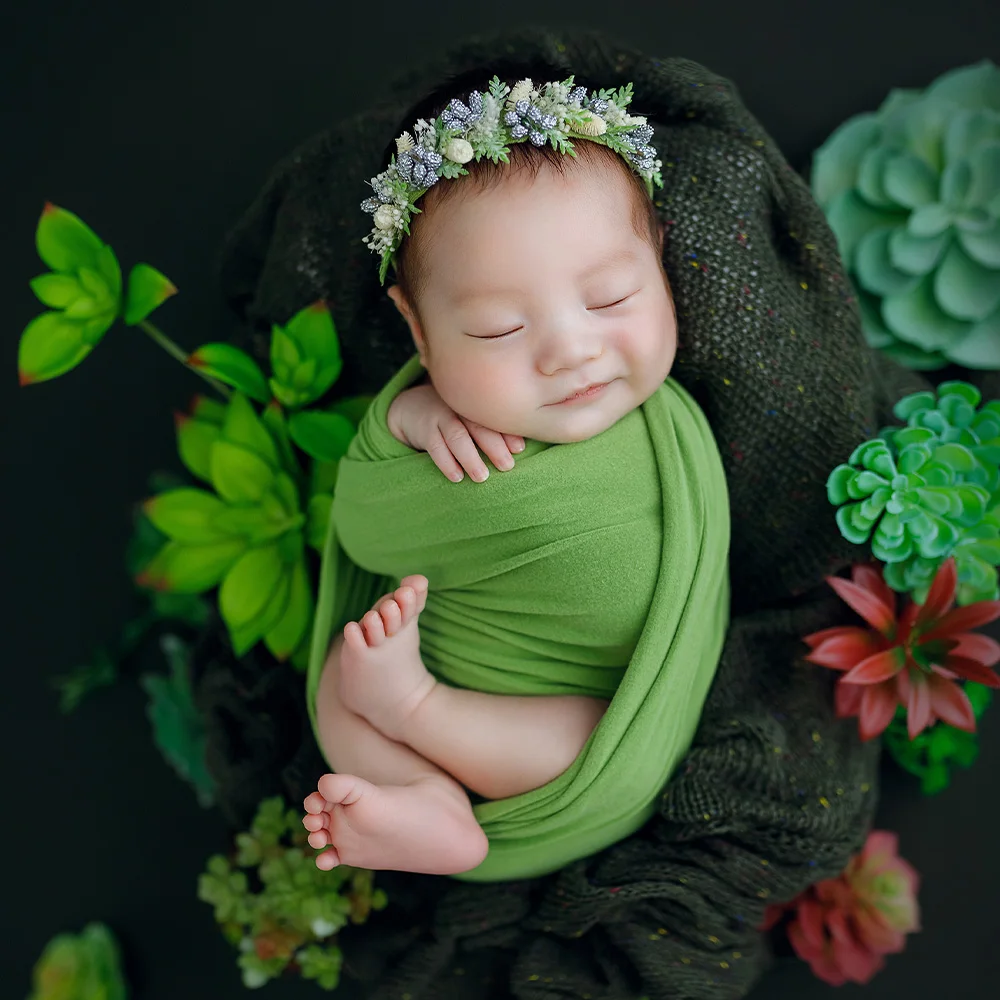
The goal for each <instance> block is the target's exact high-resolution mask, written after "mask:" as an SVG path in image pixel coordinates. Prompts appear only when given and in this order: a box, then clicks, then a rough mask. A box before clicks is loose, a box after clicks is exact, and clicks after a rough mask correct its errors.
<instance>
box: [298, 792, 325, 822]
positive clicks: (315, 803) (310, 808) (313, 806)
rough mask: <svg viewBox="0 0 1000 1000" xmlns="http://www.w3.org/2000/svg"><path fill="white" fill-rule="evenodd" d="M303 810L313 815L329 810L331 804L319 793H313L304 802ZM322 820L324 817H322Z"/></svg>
mask: <svg viewBox="0 0 1000 1000" xmlns="http://www.w3.org/2000/svg"><path fill="white" fill-rule="evenodd" d="M302 808H303V809H305V811H306V812H307V813H312V814H313V815H315V814H317V813H321V812H323V811H324V810H325V809H329V808H330V806H329V803H328V802H327V801H326V799H325V798H323V796H322V795H321V794H320V793H319V792H311V793H310V794H309V795H307V796H306V797H305V799H304V800H303V802H302ZM320 818H322V817H320Z"/></svg>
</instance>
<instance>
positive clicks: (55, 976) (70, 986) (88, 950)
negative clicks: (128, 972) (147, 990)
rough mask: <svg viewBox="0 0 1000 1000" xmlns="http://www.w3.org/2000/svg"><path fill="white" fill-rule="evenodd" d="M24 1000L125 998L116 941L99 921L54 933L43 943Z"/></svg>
mask: <svg viewBox="0 0 1000 1000" xmlns="http://www.w3.org/2000/svg"><path fill="white" fill-rule="evenodd" d="M32 980H33V983H32V985H33V987H34V988H33V990H32V992H31V996H30V997H29V998H28V1000H125V998H126V997H127V996H128V989H127V987H126V983H125V979H124V977H123V976H122V969H121V956H120V952H119V948H118V943H117V941H116V940H115V937H114V935H113V934H112V933H111V931H110V930H109V929H108V928H107V927H106V926H105V925H104V924H102V923H98V922H94V923H89V924H87V926H86V927H84V929H83V930H82V931H81V932H80V933H79V934H58V935H56V936H55V937H54V938H53V939H52V940H51V941H49V943H48V944H47V945H46V946H45V949H44V951H43V952H42V954H41V957H40V958H39V959H38V961H37V962H36V963H35V967H34V971H33V974H32Z"/></svg>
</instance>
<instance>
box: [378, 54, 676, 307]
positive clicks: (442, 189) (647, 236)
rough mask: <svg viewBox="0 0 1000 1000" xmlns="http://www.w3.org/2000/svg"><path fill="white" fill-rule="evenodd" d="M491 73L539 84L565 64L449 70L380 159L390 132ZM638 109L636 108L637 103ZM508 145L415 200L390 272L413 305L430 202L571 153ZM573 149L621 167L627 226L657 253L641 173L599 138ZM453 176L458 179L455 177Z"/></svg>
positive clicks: (485, 84) (461, 95) (480, 85)
mask: <svg viewBox="0 0 1000 1000" xmlns="http://www.w3.org/2000/svg"><path fill="white" fill-rule="evenodd" d="M494 76H498V77H499V78H500V80H501V81H502V82H504V83H506V84H508V85H509V86H513V85H514V84H515V83H516V82H517V81H518V80H522V79H524V78H525V77H528V78H530V79H531V80H533V81H534V82H535V83H536V84H538V83H544V82H546V81H548V80H561V79H563V78H564V77H565V70H564V69H562V68H560V67H558V66H555V65H553V64H552V63H550V62H548V61H547V60H537V59H536V60H528V61H526V60H524V59H516V58H510V57H507V58H500V59H497V60H495V61H493V62H491V64H490V66H489V67H486V68H483V67H477V68H475V69H472V70H468V71H466V72H463V73H458V74H453V75H452V76H450V77H448V78H447V79H446V80H445V82H443V83H442V84H440V85H439V86H438V87H436V88H435V89H434V90H433V91H431V92H430V93H429V94H427V95H426V96H424V97H423V98H421V99H420V100H419V101H418V102H417V103H416V104H414V105H413V106H412V107H411V108H410V109H409V111H407V112H406V114H405V115H404V116H403V120H402V121H401V122H400V124H399V126H398V128H397V129H396V131H395V132H394V133H393V138H392V139H391V140H390V142H389V144H388V145H387V146H386V148H385V151H384V153H383V156H382V163H383V164H385V165H387V164H388V163H389V161H390V159H391V158H392V156H393V154H394V153H395V152H396V138H395V137H396V136H398V135H400V134H402V132H403V131H404V129H407V130H408V129H411V128H412V127H413V123H414V122H415V121H417V120H418V119H420V118H424V119H426V120H427V121H433V120H434V119H436V118H437V117H438V115H440V114H441V112H442V111H444V109H445V108H446V107H447V106H448V104H449V102H450V101H451V100H452V98H456V97H457V98H458V99H459V100H461V101H463V102H466V103H467V102H468V96H469V92H470V91H472V90H478V91H481V92H484V93H485V92H487V91H488V90H489V84H490V80H491V79H492V78H493V77H494ZM573 82H574V85H575V86H582V87H586V88H587V90H588V91H594V90H597V89H600V88H601V87H603V86H607V84H606V83H594V82H591V81H589V80H587V79H585V78H584V77H582V76H580V74H576V75H575V78H574V81H573ZM639 113H641V109H640V112H639ZM509 150H510V152H509V153H508V154H507V158H508V161H509V162H508V163H502V162H501V163H493V162H492V161H491V160H488V159H485V158H484V159H482V160H479V161H475V160H470V161H469V162H468V163H466V164H465V169H466V170H468V171H469V173H468V176H465V177H459V178H455V179H454V180H444V181H438V182H437V183H436V184H435V185H434V186H433V187H431V189H430V190H429V191H427V193H426V194H424V195H423V196H422V197H421V199H420V201H419V202H418V208H420V209H421V213H420V214H416V213H415V214H414V215H413V216H412V218H411V219H410V234H409V235H408V236H404V237H403V241H402V243H401V244H400V245H399V248H398V249H397V250H396V253H395V255H394V258H393V272H392V273H393V278H394V280H395V282H396V284H397V285H398V286H399V289H400V291H401V292H402V293H403V294H404V295H405V296H406V299H407V301H408V302H409V303H411V305H412V306H413V307H414V308H415V309H416V308H417V299H418V298H419V295H420V292H421V290H422V288H423V287H424V284H425V282H426V277H427V276H426V271H425V268H424V266H423V258H422V255H421V254H420V253H418V252H416V251H417V249H418V248H419V246H418V245H419V243H420V232H421V225H420V220H421V219H422V217H423V214H424V213H426V212H427V210H428V209H429V208H432V207H433V206H434V205H435V204H439V203H440V202H442V201H445V200H447V199H448V198H454V197H457V196H459V195H461V194H463V192H464V193H466V194H468V193H469V192H470V190H476V191H485V190H489V189H490V188H493V187H496V186H497V185H499V184H501V183H502V182H503V181H504V180H505V179H507V178H509V177H511V176H513V175H515V174H516V175H521V174H523V173H524V172H527V174H528V176H529V177H532V178H534V177H537V176H538V173H539V171H540V170H541V169H542V167H543V165H548V166H550V167H552V168H553V169H555V170H556V171H558V172H559V173H560V174H562V173H564V172H565V170H566V167H567V165H568V163H569V162H572V161H573V159H574V158H573V157H572V156H571V155H568V154H566V153H560V152H559V151H558V150H556V149H553V148H552V146H551V145H550V144H548V143H546V144H545V145H544V146H535V145H534V144H533V143H531V142H519V143H514V144H512V145H510V146H509ZM573 151H574V152H575V153H576V161H577V162H579V163H583V164H586V165H588V166H593V167H596V166H599V165H603V166H605V167H611V168H612V169H617V170H620V171H621V172H622V174H623V175H624V176H625V177H627V179H628V183H629V184H630V185H631V188H630V191H631V193H632V216H631V222H632V226H633V228H634V229H635V232H636V235H637V236H638V237H639V238H640V239H644V240H646V241H647V242H648V243H649V245H650V247H651V248H652V249H653V251H654V252H655V253H656V254H657V255H659V253H660V246H661V242H660V241H661V233H662V227H661V223H660V220H659V217H658V215H657V212H656V207H655V206H654V204H653V200H652V199H651V198H650V197H649V193H648V192H647V190H646V186H645V183H644V182H643V180H642V178H641V177H640V176H639V175H638V174H637V173H636V172H635V171H634V170H633V169H632V168H631V167H630V166H629V165H628V164H627V163H626V162H625V160H624V159H623V158H622V156H621V155H620V154H619V153H616V152H615V151H614V150H612V149H609V148H608V147H607V146H603V145H601V144H600V143H597V142H591V141H590V140H588V139H583V138H580V139H577V138H574V139H573ZM456 181H459V182H460V183H456Z"/></svg>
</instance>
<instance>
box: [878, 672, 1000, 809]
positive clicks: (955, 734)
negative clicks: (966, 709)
mask: <svg viewBox="0 0 1000 1000" xmlns="http://www.w3.org/2000/svg"><path fill="white" fill-rule="evenodd" d="M964 687H965V693H966V695H967V696H968V698H969V701H970V702H971V703H972V708H973V711H974V712H975V715H976V719H977V721H978V720H979V719H980V718H981V716H982V714H983V712H985V711H986V709H987V707H988V706H989V704H990V702H991V701H992V698H993V692H992V691H990V689H989V688H988V687H985V686H984V685H982V684H975V683H973V682H968V683H966V684H965V686H964ZM885 747H886V749H887V750H888V751H889V753H890V754H891V755H892V757H893V759H894V760H895V761H896V763H897V764H899V766H900V767H902V768H904V769H905V770H907V771H909V772H910V774H914V775H916V776H917V777H918V778H920V787H921V790H922V791H923V793H924V794H925V795H936V794H937V793H938V792H941V791H943V790H944V789H945V788H947V787H948V785H949V784H950V783H951V772H952V769H954V768H956V767H971V766H972V765H973V764H974V763H975V762H976V758H977V757H978V756H979V737H978V735H977V734H976V733H967V732H965V731H964V730H962V729H956V728H955V727H954V726H949V725H948V723H946V722H938V723H936V724H935V725H933V726H931V727H930V728H929V729H925V730H924V731H923V732H921V733H919V734H918V735H917V736H916V738H915V739H912V740H911V739H910V737H909V733H908V732H907V729H906V710H905V709H904V708H903V707H902V706H900V707H899V708H898V709H897V710H896V715H895V717H894V718H893V720H892V722H891V723H890V724H889V728H888V729H886V731H885Z"/></svg>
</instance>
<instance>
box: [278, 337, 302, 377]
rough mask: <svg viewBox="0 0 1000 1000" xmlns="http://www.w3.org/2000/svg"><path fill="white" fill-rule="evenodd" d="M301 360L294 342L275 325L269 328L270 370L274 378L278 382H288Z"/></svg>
mask: <svg viewBox="0 0 1000 1000" xmlns="http://www.w3.org/2000/svg"><path fill="white" fill-rule="evenodd" d="M301 360H302V355H301V354H300V353H299V349H298V346H297V345H296V343H295V341H294V340H292V338H291V337H289V336H288V334H287V333H285V331H284V330H282V329H281V327H280V326H278V324H277V323H275V324H274V325H273V326H272V327H271V369H272V371H273V372H274V376H275V378H276V379H277V380H278V381H279V382H288V381H290V379H291V377H292V372H293V371H295V369H296V368H297V367H298V365H299V362H300V361H301Z"/></svg>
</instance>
